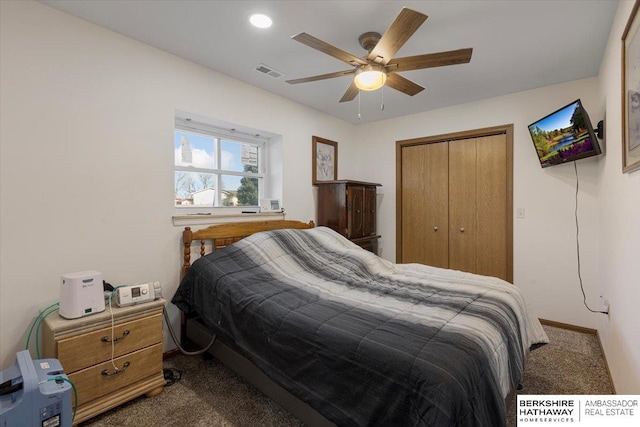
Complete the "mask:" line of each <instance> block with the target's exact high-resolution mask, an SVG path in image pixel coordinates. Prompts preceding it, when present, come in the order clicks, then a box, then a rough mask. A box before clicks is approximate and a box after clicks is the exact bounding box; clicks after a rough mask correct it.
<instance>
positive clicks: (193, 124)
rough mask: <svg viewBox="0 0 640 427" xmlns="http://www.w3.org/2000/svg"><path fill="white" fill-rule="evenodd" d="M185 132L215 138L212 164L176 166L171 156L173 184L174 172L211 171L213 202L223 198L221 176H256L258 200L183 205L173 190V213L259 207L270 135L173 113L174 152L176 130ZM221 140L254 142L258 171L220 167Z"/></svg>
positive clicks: (266, 183)
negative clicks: (234, 204) (253, 202)
mask: <svg viewBox="0 0 640 427" xmlns="http://www.w3.org/2000/svg"><path fill="white" fill-rule="evenodd" d="M176 132H184V133H187V134H193V135H202V136H206V137H209V138H213V139H214V157H215V158H214V167H213V169H208V168H202V167H195V166H179V165H176V164H175V163H176V162H175V155H174V156H173V183H174V186H175V174H176V172H187V173H188V172H195V173H207V174H211V175H213V176H214V178H215V191H216V194H215V198H214V200H215V203H217V204H218V203H220V201H221V200H222V190H223V189H222V185H221V184H222V179H221V178H222V176H224V175H227V176H239V177H248V178H257V179H258V204H256V205H251V206H220V205H217V206H202V205H183V206H178V205H176V204H175V193H174V203H173V207H174V212H175V214H176V215H185V214H194V213H196V214H197V213H203V214H212V213H216V212H219V213H223V211H224V213H233V212H234V211H237V213H240V212H241V211H242V210H243V209H247V210H252V211H253V210H255V211H256V212H258V211H259V203H260V199H261V198H264V192H265V188H267V186H268V174H267V173H266V157H267V151H268V142H269V140H270V138H265V137H261V136H260V135H259V134H255V135H252V134H249V133H246V132H241V131H237V130H236V129H234V128H230V129H224V128H218V127H216V126H213V125H209V124H207V123H202V122H197V121H193V120H191V119H185V118H180V117H176V119H175V125H174V129H173V135H174V138H173V140H174V143H173V144H174V145H173V151H174V152H175V133H176ZM222 141H227V142H231V143H237V144H248V145H253V146H256V147H257V149H258V173H254V172H238V171H232V170H226V169H222V164H221V162H222V151H223V150H222Z"/></svg>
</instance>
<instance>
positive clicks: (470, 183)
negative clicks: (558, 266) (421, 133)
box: [396, 125, 513, 282]
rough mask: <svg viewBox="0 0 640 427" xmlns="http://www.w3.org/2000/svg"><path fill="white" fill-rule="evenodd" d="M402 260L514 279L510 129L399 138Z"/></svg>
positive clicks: (399, 255) (399, 246)
mask: <svg viewBox="0 0 640 427" xmlns="http://www.w3.org/2000/svg"><path fill="white" fill-rule="evenodd" d="M396 166H397V174H396V179H397V194H396V197H397V216H396V220H397V235H396V239H397V247H396V252H397V253H396V260H397V262H399V263H410V262H417V263H422V264H427V265H433V266H436V267H444V268H451V269H455V270H462V271H468V272H472V273H477V274H483V275H487V276H495V277H499V278H501V279H504V280H507V281H509V282H512V281H513V126H512V125H507V126H499V127H493V128H486V129H479V130H473V131H467V132H460V133H455V134H447V135H438V136H434V137H428V138H417V139H413V140H406V141H398V142H397V143H396Z"/></svg>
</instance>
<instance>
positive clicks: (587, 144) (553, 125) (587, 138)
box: [529, 99, 602, 168]
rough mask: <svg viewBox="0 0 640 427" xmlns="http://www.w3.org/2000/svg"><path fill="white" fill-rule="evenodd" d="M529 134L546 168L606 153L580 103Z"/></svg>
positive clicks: (545, 120) (534, 126)
mask: <svg viewBox="0 0 640 427" xmlns="http://www.w3.org/2000/svg"><path fill="white" fill-rule="evenodd" d="M529 133H530V134H531V139H533V145H534V147H535V149H536V153H537V154H538V159H539V160H540V165H541V166H542V167H543V168H546V167H548V166H554V165H559V164H562V163H567V162H572V161H574V160H578V159H583V158H585V157H591V156H597V155H598V154H600V153H601V152H602V151H601V150H600V145H599V144H598V139H597V138H596V134H595V133H594V131H593V127H592V126H591V121H590V120H589V116H588V115H587V112H586V111H585V109H584V108H583V107H582V103H581V102H580V100H579V99H578V100H576V101H574V102H572V103H571V104H569V105H567V106H565V107H562V108H560V109H559V110H557V111H555V112H553V113H551V114H549V115H548V116H545V117H543V118H542V119H540V120H538V121H537V122H535V123H532V124H530V125H529Z"/></svg>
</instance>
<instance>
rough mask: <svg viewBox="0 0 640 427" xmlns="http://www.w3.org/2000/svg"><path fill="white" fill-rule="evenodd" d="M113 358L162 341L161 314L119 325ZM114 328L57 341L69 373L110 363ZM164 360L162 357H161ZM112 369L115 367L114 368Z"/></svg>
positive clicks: (58, 352) (62, 359) (115, 336)
mask: <svg viewBox="0 0 640 427" xmlns="http://www.w3.org/2000/svg"><path fill="white" fill-rule="evenodd" d="M113 337H114V338H116V339H118V340H117V341H115V342H114V343H113V350H114V357H119V356H122V355H123V354H127V353H130V352H132V351H134V350H138V349H141V348H145V347H148V346H150V345H153V344H156V343H161V342H162V315H161V314H157V315H153V316H149V317H147V318H143V319H138V320H134V321H132V322H128V323H122V324H119V325H116V326H115V328H114V333H113ZM110 340H111V327H108V328H104V329H99V330H97V331H93V332H89V333H86V334H82V335H77V336H74V337H71V338H67V339H61V340H59V341H58V343H57V344H58V351H57V358H58V359H59V360H60V361H61V363H62V366H63V368H64V371H65V372H66V373H67V374H69V373H73V372H76V371H78V370H79V369H83V368H86V367H88V366H92V365H95V364H96V363H100V362H104V361H106V360H111V342H110ZM160 360H162V356H160ZM111 368H112V369H113V366H112V367H111Z"/></svg>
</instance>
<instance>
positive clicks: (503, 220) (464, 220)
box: [449, 135, 508, 280]
mask: <svg viewBox="0 0 640 427" xmlns="http://www.w3.org/2000/svg"><path fill="white" fill-rule="evenodd" d="M507 188H508V186H507V143H506V137H505V135H491V136H483V137H478V138H469V139H461V140H457V141H452V142H450V143H449V221H450V227H449V268H452V269H455V270H462V271H468V272H471V273H477V274H483V275H487V276H495V277H500V278H502V279H505V280H506V279H507V277H508V273H507V270H508V268H507V254H508V252H507V236H508V234H507V226H506V225H507V208H506V207H507Z"/></svg>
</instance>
